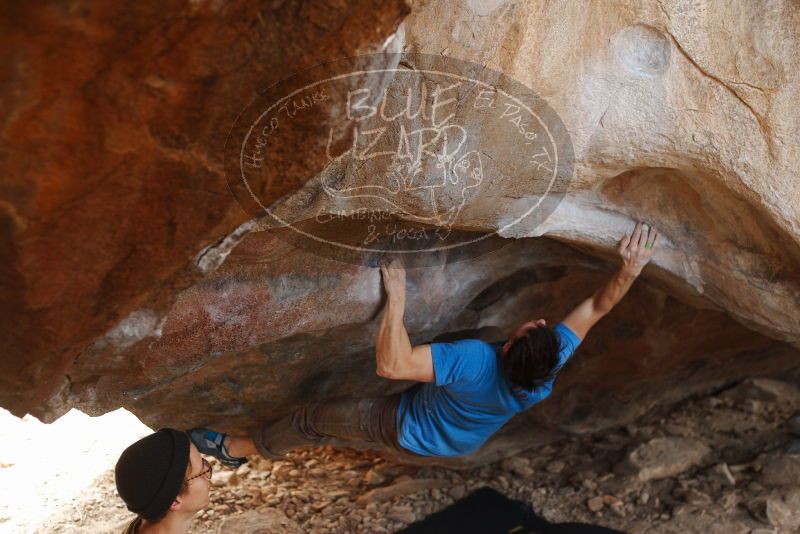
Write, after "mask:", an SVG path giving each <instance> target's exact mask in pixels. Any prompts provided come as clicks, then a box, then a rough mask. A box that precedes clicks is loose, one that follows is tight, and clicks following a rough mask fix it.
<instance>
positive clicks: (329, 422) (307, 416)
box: [189, 222, 659, 467]
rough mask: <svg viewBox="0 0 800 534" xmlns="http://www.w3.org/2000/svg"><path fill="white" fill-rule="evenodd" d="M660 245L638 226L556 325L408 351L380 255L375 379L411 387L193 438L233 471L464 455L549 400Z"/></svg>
mask: <svg viewBox="0 0 800 534" xmlns="http://www.w3.org/2000/svg"><path fill="white" fill-rule="evenodd" d="M658 241H659V234H658V233H657V231H656V229H655V228H648V225H646V224H642V223H641V222H639V223H637V224H636V226H635V228H634V231H633V234H632V235H625V236H624V237H623V238H622V239H621V240H620V241H619V243H618V246H617V252H618V254H619V255H620V257H621V260H622V265H621V266H620V267H619V269H618V270H617V272H615V273H614V274H613V275H612V276H611V278H610V279H609V280H608V281H607V282H606V283H604V284H603V285H602V286H601V287H600V288H599V289H598V290H597V291H596V292H595V293H594V294H593V295H592V296H591V297H589V298H588V299H586V300H584V301H583V302H582V303H581V304H580V305H578V307H577V308H575V309H574V310H573V311H572V312H570V313H569V314H568V315H567V316H566V317H565V318H564V319H563V320H562V321H561V322H560V323H557V324H556V325H555V326H553V327H550V326H548V325H547V322H546V321H545V320H544V319H536V320H532V321H526V322H524V323H522V324H520V325H519V326H518V327H517V328H515V329H514V331H513V332H512V334H511V336H510V337H509V338H508V340H506V342H505V343H502V342H498V343H494V344H489V343H485V342H483V341H480V340H477V339H463V340H460V341H456V342H454V343H431V344H424V345H418V346H416V347H412V346H411V343H410V340H409V337H408V333H407V332H406V329H405V326H404V324H403V313H404V308H405V297H406V287H405V286H406V283H405V269H404V268H403V267H402V265H401V264H400V262H399V261H398V260H396V259H395V260H392V261H385V260H384V258H381V260H380V262H379V263H380V270H381V274H382V277H383V284H384V288H385V290H386V293H387V295H388V300H387V303H386V308H385V310H384V315H383V318H382V321H381V325H380V328H379V330H378V334H377V342H376V362H377V373H378V374H379V375H380V376H383V377H385V378H389V379H393V380H413V381H416V382H418V383H417V384H416V385H414V386H413V387H411V388H409V389H407V390H405V391H404V392H402V393H399V394H396V395H389V396H384V397H370V398H362V399H349V398H341V399H332V400H324V401H321V402H315V403H312V404H309V405H307V406H304V407H301V408H299V409H298V410H296V411H295V412H294V413H292V414H290V415H288V416H286V417H284V418H283V419H281V420H279V421H277V422H276V423H273V424H271V425H266V426H264V427H262V428H259V429H258V430H257V431H256V432H255V433H254V434H253V435H252V436H251V437H245V436H227V435H226V434H223V433H220V432H215V431H213V430H208V429H203V428H199V429H194V430H192V431H190V432H189V435H190V437H191V438H192V441H193V442H194V443H195V445H197V448H198V449H199V450H200V452H202V453H204V454H209V455H211V456H215V457H216V458H219V459H220V461H221V462H223V463H224V464H226V465H229V466H232V467H236V466H238V465H241V464H242V463H244V462H245V461H246V456H249V455H253V454H261V455H262V456H264V457H266V458H280V457H282V456H283V455H284V454H285V453H286V452H288V451H290V450H292V449H293V448H296V447H302V446H309V445H314V444H319V443H320V442H321V440H322V439H324V438H337V439H340V440H345V441H347V440H350V441H352V440H356V441H360V442H368V443H373V444H375V443H377V444H382V445H384V446H386V447H389V448H390V449H393V450H394V451H395V452H398V453H400V455H401V456H406V457H415V456H416V457H419V456H460V455H465V454H469V453H471V452H473V451H475V450H476V449H478V448H479V447H480V446H481V445H482V444H483V443H484V442H485V441H486V440H487V439H488V438H489V437H490V436H491V435H492V434H493V433H494V432H496V431H497V430H498V429H499V428H500V427H501V426H502V425H503V424H504V423H505V422H506V421H508V420H509V419H510V418H511V417H512V416H513V415H514V414H516V413H519V412H521V411H523V410H526V409H528V408H530V407H531V406H532V405H533V404H535V403H537V402H539V401H541V400H543V399H544V398H546V397H547V396H548V395H550V392H551V391H552V387H553V382H554V380H555V377H556V374H557V373H558V372H559V371H560V370H561V368H562V367H563V366H564V364H565V363H566V361H567V359H568V358H569V357H570V356H571V355H572V353H573V352H574V350H575V349H576V347H577V346H578V345H579V344H580V343H581V341H582V340H583V339H584V338H585V337H586V334H587V333H588V332H589V329H590V328H592V326H593V325H594V324H595V323H597V321H599V320H600V319H601V318H602V317H603V316H605V315H606V314H607V313H609V312H610V311H611V309H612V308H613V307H614V306H615V305H616V304H617V303H618V302H619V301H620V299H621V298H622V297H623V296H624V295H625V293H627V291H628V289H629V288H630V287H631V284H633V281H634V280H635V279H636V277H637V276H639V274H640V273H641V271H642V268H643V267H644V266H645V265H646V264H647V262H649V261H650V257H651V255H652V253H653V250H654V249H655V246H656V244H657V243H658Z"/></svg>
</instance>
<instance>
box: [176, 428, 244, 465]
mask: <svg viewBox="0 0 800 534" xmlns="http://www.w3.org/2000/svg"><path fill="white" fill-rule="evenodd" d="M188 433H189V438H190V439H191V440H192V443H194V446H195V447H197V450H198V451H200V453H201V454H206V455H208V456H213V457H214V458H216V459H217V460H219V461H220V463H222V465H226V466H228V467H233V468H236V467H239V466H240V465H243V464H245V463H247V458H234V457H233V456H231V455H230V454H228V449H227V448H226V447H225V438H226V437H227V434H223V433H222V432H215V431H214V430H209V429H207V428H193V429H192V430H190V431H189V432H188Z"/></svg>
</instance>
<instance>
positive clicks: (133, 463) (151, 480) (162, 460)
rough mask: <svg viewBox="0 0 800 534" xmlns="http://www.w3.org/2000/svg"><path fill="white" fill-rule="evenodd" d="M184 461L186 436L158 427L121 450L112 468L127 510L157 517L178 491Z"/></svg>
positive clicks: (187, 438) (184, 473)
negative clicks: (155, 430)
mask: <svg viewBox="0 0 800 534" xmlns="http://www.w3.org/2000/svg"><path fill="white" fill-rule="evenodd" d="M188 465H189V436H187V435H186V432H181V431H180V430H175V429H173V428H162V429H161V430H159V431H158V432H155V433H153V434H150V435H149V436H145V437H143V438H142V439H140V440H139V441H137V442H136V443H134V444H133V445H131V446H129V447H128V448H127V449H125V450H124V451H123V452H122V455H120V457H119V460H117V465H116V467H115V468H114V478H115V480H116V483H117V492H119V495H120V497H122V500H123V501H125V504H127V505H128V510H130V511H131V512H133V513H135V514H137V515H138V516H139V517H142V518H144V519H147V520H148V521H158V520H159V519H161V518H162V517H163V516H164V514H166V513H167V510H169V507H170V505H171V504H172V503H173V501H174V500H175V497H177V496H178V493H180V491H181V487H182V486H183V481H184V479H185V478H186V468H187V467H188Z"/></svg>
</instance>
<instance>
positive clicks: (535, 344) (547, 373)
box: [502, 325, 561, 391]
mask: <svg viewBox="0 0 800 534" xmlns="http://www.w3.org/2000/svg"><path fill="white" fill-rule="evenodd" d="M560 351H561V338H560V337H559V335H558V333H557V332H556V331H555V329H554V328H553V327H552V326H549V325H544V326H539V327H536V328H531V329H529V330H528V331H527V332H526V333H525V335H524V336H520V337H518V338H517V339H515V340H514V341H513V342H512V343H511V346H510V347H508V351H507V352H506V354H505V355H504V357H503V358H502V368H503V374H504V375H505V377H506V378H507V379H508V380H509V382H511V383H512V385H514V386H518V387H521V388H523V389H526V390H527V391H531V390H533V388H534V387H536V386H537V385H539V384H541V383H542V382H544V381H546V380H549V379H550V378H553V377H555V373H556V372H557V371H558V364H559V359H558V354H559V352H560Z"/></svg>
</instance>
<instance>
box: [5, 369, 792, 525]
mask: <svg viewBox="0 0 800 534" xmlns="http://www.w3.org/2000/svg"><path fill="white" fill-rule="evenodd" d="M752 386H753V383H752V382H748V381H745V382H743V383H741V384H739V385H735V386H733V389H728V390H726V392H735V393H736V394H735V395H733V396H731V395H726V394H725V393H722V392H719V391H718V392H716V393H715V394H712V395H701V396H696V397H693V398H691V399H688V400H685V401H681V402H679V403H676V404H675V405H671V406H665V405H660V406H658V407H656V408H654V409H653V410H651V411H650V412H649V413H647V414H646V415H645V416H643V417H641V418H638V419H637V420H636V421H634V422H632V423H631V424H630V425H627V426H626V427H624V428H617V429H613V430H609V431H606V432H603V433H598V434H595V435H593V436H572V437H568V438H566V439H563V440H559V441H558V442H556V443H553V444H550V445H545V446H543V447H539V448H537V449H531V450H528V451H526V452H524V453H521V454H518V455H515V456H512V457H509V458H506V459H504V460H501V461H499V462H494V463H491V464H488V465H484V466H480V467H471V468H468V469H453V468H447V467H438V466H419V465H410V464H399V463H396V462H393V461H391V460H389V459H387V458H385V457H383V456H382V455H379V454H375V453H373V452H371V451H354V450H351V449H346V448H336V449H333V448H329V447H321V448H315V449H307V450H298V451H294V452H292V453H290V454H289V455H288V456H287V458H286V459H284V460H281V461H277V462H272V461H269V460H265V459H263V458H254V459H253V461H251V462H249V463H248V464H246V465H244V466H241V467H239V468H238V469H237V470H236V471H232V470H230V469H228V468H226V467H223V466H221V465H219V464H218V463H217V461H216V460H214V459H211V462H212V463H213V464H214V478H213V479H212V482H213V488H212V489H211V502H210V504H209V506H208V507H207V508H206V509H205V510H203V511H202V512H201V513H200V514H198V515H199V517H198V518H197V520H196V521H195V523H194V524H193V525H192V531H193V532H198V533H201V534H206V533H208V534H214V533H216V532H249V531H253V532H255V531H256V529H255V528H254V526H253V525H254V524H255V525H258V518H259V517H260V518H261V523H260V524H261V525H262V528H268V527H267V526H268V525H274V527H273V528H274V529H278V525H280V527H281V528H282V529H283V530H281V529H278V530H280V531H281V532H283V531H286V532H295V531H298V530H297V529H298V528H299V529H300V530H299V531H300V532H308V533H310V534H323V533H331V534H333V533H336V534H338V533H342V534H344V533H362V532H363V533H370V534H372V533H385V532H398V531H400V529H402V528H404V527H405V526H407V525H408V524H409V523H412V522H413V521H415V520H419V519H422V518H423V517H426V516H427V515H429V514H431V513H434V512H437V511H439V510H441V509H443V508H445V507H447V506H449V505H450V504H452V503H453V502H454V501H456V500H458V499H461V498H462V497H464V496H465V495H467V493H469V492H472V491H474V490H476V489H478V488H481V487H485V486H489V487H492V488H494V489H496V490H497V491H499V492H501V493H503V494H504V495H507V496H509V497H510V498H513V499H517V500H520V501H522V502H524V503H527V504H529V505H530V506H531V507H532V508H533V509H534V511H535V512H536V513H537V514H539V515H540V516H542V517H544V518H545V519H547V520H548V521H550V522H554V523H562V522H586V523H593V524H598V525H604V526H608V527H611V528H614V529H617V530H621V531H623V532H629V533H631V534H640V533H642V534H644V533H653V532H656V533H674V534H682V533H685V532H708V533H710V534H734V533H735V534H767V533H772V534H775V532H779V533H781V534H783V533H784V532H785V533H794V532H797V529H798V526H800V525H798V519H800V517H799V516H798V511H800V508H798V504H799V503H800V501H798V499H800V490H798V488H797V484H796V483H795V484H793V485H778V486H770V485H767V484H765V483H764V478H763V474H764V465H765V464H764V463H763V462H762V458H763V455H764V453H765V452H767V451H769V452H768V454H770V455H771V457H773V458H775V459H777V460H778V461H782V460H781V459H782V458H788V457H789V456H790V455H791V453H789V452H787V451H790V450H792V448H793V447H794V446H796V444H798V443H800V433H794V434H793V433H792V431H791V426H790V420H791V417H792V414H793V413H796V410H798V409H800V403H797V402H796V401H794V400H792V398H791V396H779V397H777V398H771V399H768V400H767V399H763V397H761V396H760V395H758V394H757V393H756V392H757V388H755V387H752ZM783 386H784V388H783V389H784V390H785V391H789V390H790V389H794V391H795V392H798V391H800V390H798V389H797V388H796V387H794V388H793V386H792V384H790V383H788V382H787V383H784V384H783ZM751 393H756V394H755V395H753V396H749V395H750V394H751ZM664 440H666V441H669V442H672V443H677V442H680V441H681V440H692V441H693V442H697V443H703V444H707V445H704V446H707V448H708V452H709V454H708V455H707V457H706V458H705V459H704V461H703V462H702V463H700V464H699V465H695V466H692V467H689V468H687V469H686V470H685V471H683V472H681V473H674V474H672V475H671V476H669V477H666V478H659V479H650V480H647V481H641V480H639V479H638V478H636V477H632V476H628V475H626V474H621V473H619V470H618V467H617V466H619V465H621V464H624V463H626V460H625V457H626V455H627V451H630V450H637V449H640V448H642V447H648V446H649V445H648V444H650V443H652V442H654V441H664ZM674 465H675V464H674V461H673V460H672V459H671V458H669V457H664V458H663V462H662V463H661V465H659V459H658V458H653V460H652V462H651V463H650V466H651V467H655V468H660V469H661V470H662V472H663V470H665V469H669V468H671V466H674ZM720 466H724V469H725V470H727V471H728V472H729V473H731V474H732V475H731V476H732V477H734V479H735V480H734V481H733V483H731V482H729V481H726V480H722V479H721V478H720V477H719V471H720ZM218 474H219V476H218ZM796 480H797V479H795V481H796ZM115 491H116V490H115V488H114V481H113V471H109V472H108V473H106V474H105V475H104V476H102V477H99V479H98V480H97V484H96V486H95V487H93V488H90V489H88V490H86V491H84V492H83V494H82V495H79V496H76V498H75V499H73V501H72V503H73V505H72V506H69V507H64V508H63V510H62V511H61V512H60V513H57V514H54V515H53V516H51V517H48V518H47V520H46V521H44V522H43V523H42V524H41V525H39V529H40V530H46V531H48V532H75V533H83V532H86V533H94V532H101V531H102V532H106V531H109V532H111V531H114V532H119V531H120V530H121V528H111V525H117V524H121V523H122V522H123V521H124V520H128V521H129V520H130V512H128V511H127V510H125V508H124V505H123V504H122V502H121V501H120V500H119V499H117V498H116V495H115ZM0 511H1V509H0ZM0 517H2V514H1V513H0ZM14 519H15V518H11V522H6V523H5V524H6V525H9V524H10V525H11V527H12V528H13V527H14V526H16V525H17V524H20V523H18V521H14ZM235 529H236V530H235Z"/></svg>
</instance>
